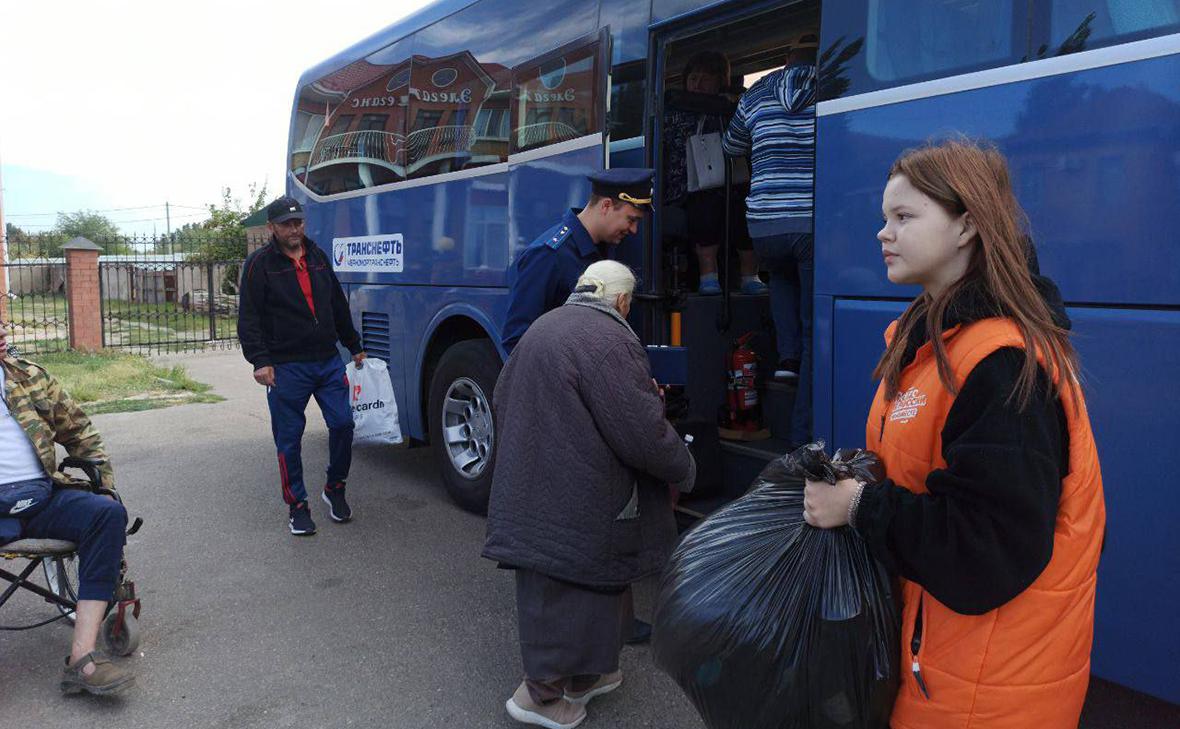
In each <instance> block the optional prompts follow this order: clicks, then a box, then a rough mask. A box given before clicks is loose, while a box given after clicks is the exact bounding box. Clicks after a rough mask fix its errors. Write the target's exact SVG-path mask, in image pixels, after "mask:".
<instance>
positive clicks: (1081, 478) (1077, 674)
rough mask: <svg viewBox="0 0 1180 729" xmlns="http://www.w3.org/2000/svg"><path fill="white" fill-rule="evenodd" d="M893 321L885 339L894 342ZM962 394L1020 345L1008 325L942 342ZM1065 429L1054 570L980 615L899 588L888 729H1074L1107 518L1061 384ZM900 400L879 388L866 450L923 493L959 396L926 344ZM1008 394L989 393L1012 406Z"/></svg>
mask: <svg viewBox="0 0 1180 729" xmlns="http://www.w3.org/2000/svg"><path fill="white" fill-rule="evenodd" d="M895 329H896V322H895V323H894V324H893V325H892V326H890V328H889V330H888V331H887V332H886V339H890V338H891V337H892V336H893V333H894V330H895ZM944 341H945V342H946V347H947V356H948V359H949V363H950V367H951V372H952V373H953V376H954V380H955V383H956V385H957V387H958V388H960V389H961V388H962V386H963V383H964V382H965V381H966V379H967V376H968V375H969V374H970V373H971V371H972V370H973V369H974V368H975V366H976V365H977V364H979V362H980V361H982V360H983V359H984V358H985V357H987V356H988V355H990V354H992V353H993V352H995V351H996V350H998V349H1001V348H1004V347H1021V348H1023V346H1024V342H1023V339H1022V338H1021V336H1020V331H1019V330H1018V329H1017V327H1016V325H1015V324H1014V323H1012V321H1011V320H1008V319H1002V318H994V319H983V320H980V321H977V322H974V323H971V324H966V325H963V326H958V327H954V328H951V329H948V330H947V331H946V332H945V333H944ZM1058 385H1059V392H1060V400H1061V405H1062V407H1063V408H1064V411H1065V417H1066V422H1067V424H1068V429H1069V471H1068V474H1067V475H1066V476H1065V478H1064V479H1063V480H1062V483H1061V501H1060V504H1059V506H1058V510H1057V522H1056V527H1055V529H1054V537H1053V554H1052V557H1051V558H1050V560H1049V564H1048V565H1047V566H1046V567H1045V569H1044V571H1043V572H1042V573H1041V574H1040V576H1039V577H1037V579H1036V580H1035V581H1034V582H1033V583H1032V585H1030V586H1029V587H1028V588H1027V589H1025V591H1024V592H1022V593H1020V594H1019V595H1017V596H1016V597H1015V598H1013V599H1012V600H1010V601H1009V602H1007V603H1005V604H1004V605H1002V606H1000V607H998V608H996V609H994V610H992V611H990V612H988V613H985V614H983V615H962V614H960V613H956V612H954V611H953V610H951V609H950V608H948V607H946V606H945V605H943V604H942V603H940V602H939V601H938V600H937V599H936V598H935V597H934V596H932V595H931V594H929V593H928V592H926V591H925V589H923V587H922V585H919V584H917V583H916V582H911V581H908V580H904V579H903V580H902V595H903V600H904V608H903V612H902V631H901V632H902V635H901V659H902V660H901V666H902V685H901V689H900V691H899V693H898V697H897V703H896V704H895V706H894V709H893V716H892V719H891V726H892V727H893V729H1016V728H1018V727H1019V728H1027V729H1067V728H1068V729H1076V727H1077V725H1078V720H1079V717H1080V715H1081V711H1082V702H1083V700H1084V699H1085V696H1086V687H1087V685H1088V683H1089V680H1090V645H1091V642H1092V639H1093V635H1094V595H1095V583H1096V581H1097V569H1098V555H1099V552H1100V550H1101V543H1102V536H1103V530H1104V528H1105V521H1106V510H1105V506H1104V504H1103V497H1102V474H1101V472H1100V470H1099V466H1098V452H1097V449H1096V447H1095V445H1094V436H1093V433H1091V431H1090V418H1089V415H1087V413H1086V408H1085V403H1084V401H1083V400H1082V398H1081V393H1080V392H1078V399H1077V406H1075V405H1074V398H1073V392H1074V389H1075V388H1077V387H1078V386H1077V384H1076V383H1072V382H1066V383H1061V382H1059V383H1058ZM898 392H899V394H898V395H897V397H896V398H894V399H893V400H891V401H890V400H886V398H885V393H884V385H883V384H882V386H881V387H880V388H878V390H877V395H876V397H875V398H874V400H873V406H872V409H871V410H870V412H869V420H868V425H867V428H866V442H867V444H868V447H869V448H870V449H871V450H873V451H876V452H877V453H878V454H879V455H880V456H881V459H882V461H883V462H884V464H885V468H886V475H887V476H888V478H890V479H892V480H893V482H894V483H896V484H898V485H899V486H903V487H904V488H907V489H909V490H910V491H913V492H915V493H926V485H925V484H926V477H927V476H928V475H929V474H930V472H931V471H933V470H935V469H942V468H946V465H947V464H946V461H945V460H944V459H943V457H942V429H943V426H944V424H945V423H946V419H947V415H948V414H949V413H950V409H951V406H952V405H953V404H954V401H955V396H954V395H952V394H951V393H950V392H949V391H948V390H947V389H946V388H945V387H944V386H943V384H942V382H941V381H940V380H939V377H938V370H937V366H936V364H935V359H934V352H933V348H932V346H931V345H930V343H929V342H926V343H925V344H923V345H922V346H921V347H920V348H919V349H918V351H917V353H916V355H915V357H914V360H913V362H912V363H910V364H909V365H908V366H907V367H906V368H905V369H904V370H903V371H902V373H901V379H900V382H899V388H898ZM1009 394H1010V393H1007V392H1002V393H999V392H998V393H996V397H1008V395H1009Z"/></svg>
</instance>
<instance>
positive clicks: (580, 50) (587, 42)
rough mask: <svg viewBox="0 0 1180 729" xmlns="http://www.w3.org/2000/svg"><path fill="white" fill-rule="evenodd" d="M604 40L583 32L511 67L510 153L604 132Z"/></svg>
mask: <svg viewBox="0 0 1180 729" xmlns="http://www.w3.org/2000/svg"><path fill="white" fill-rule="evenodd" d="M604 38H605V36H604V35H602V34H593V35H590V36H587V37H585V38H582V39H579V40H577V41H574V42H572V43H569V44H567V45H565V46H562V47H561V48H558V49H556V50H554V51H551V52H549V53H546V54H544V55H542V56H539V57H537V58H534V59H531V60H529V61H526V62H524V63H522V64H520V65H519V66H517V67H516V68H514V69H513V72H512V89H513V92H512V119H513V122H514V123H513V129H512V152H513V153H516V152H524V151H527V150H530V149H536V148H538V147H543V146H545V145H548V144H556V143H558V142H564V141H568V140H571V139H577V138H578V137H582V136H585V135H587V134H594V133H595V132H601V131H603V130H602V118H603V116H604V111H605V110H604V108H603V104H604V103H605V99H603V98H602V97H603V94H602V91H603V90H604V89H605V83H604V82H605V70H604V69H603V68H602V66H603V65H604V64H605V63H606V61H605V59H604V58H603V57H602V56H603V54H602V50H603V42H604Z"/></svg>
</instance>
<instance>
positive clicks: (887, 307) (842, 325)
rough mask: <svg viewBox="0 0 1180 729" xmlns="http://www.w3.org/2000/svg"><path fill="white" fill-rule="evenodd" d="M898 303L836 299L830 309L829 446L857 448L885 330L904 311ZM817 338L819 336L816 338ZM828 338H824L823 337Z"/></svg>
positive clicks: (874, 387) (862, 439) (861, 440)
mask: <svg viewBox="0 0 1180 729" xmlns="http://www.w3.org/2000/svg"><path fill="white" fill-rule="evenodd" d="M905 307H906V304H905V303H902V302H898V301H862V300H849V299H837V300H836V302H835V305H834V306H833V307H832V308H833V311H834V313H833V315H832V327H833V330H834V334H835V336H834V338H832V339H830V340H828V341H831V342H833V347H832V352H833V355H834V356H833V362H832V375H831V377H832V387H833V391H834V393H835V403H836V405H835V407H833V409H832V439H833V440H832V447H833V448H844V447H859V446H862V445H864V442H865V420H866V419H867V418H868V416H869V405H870V404H871V403H872V401H873V395H874V394H875V393H876V392H877V383H876V381H875V380H874V379H873V368H875V367H876V366H877V360H878V359H880V358H881V352H883V351H884V350H885V327H887V326H889V322H891V321H893V320H894V319H896V318H897V317H898V316H900V315H901V312H903V311H905ZM817 337H818V335H817ZM824 339H827V337H824Z"/></svg>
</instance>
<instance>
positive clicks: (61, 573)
mask: <svg viewBox="0 0 1180 729" xmlns="http://www.w3.org/2000/svg"><path fill="white" fill-rule="evenodd" d="M41 566H42V567H43V568H44V569H45V583H46V585H48V587H49V591H50V592H52V593H53V594H54V595H57V596H58V597H60V598H62V599H64V600H69V601H70V602H73V603H77V602H78V556H77V555H74V554H71V555H69V556H68V557H54V558H53V559H47V560H45V561H44V562H42V563H41ZM54 607H56V608H57V609H58V612H60V613H61V614H62V615H64V616H65V619H66V620H68V621H70V622H71V623H72V622H74V611H73V610H72V609H71V608H67V607H65V606H64V605H56V604H55V605H54Z"/></svg>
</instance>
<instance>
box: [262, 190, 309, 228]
mask: <svg viewBox="0 0 1180 729" xmlns="http://www.w3.org/2000/svg"><path fill="white" fill-rule="evenodd" d="M295 218H298V219H299V220H303V206H302V205H300V204H299V201H298V200H296V199H295V198H293V197H287V196H286V195H284V196H283V197H280V198H279V199H278V200H275V201H274V202H272V203H271V204H270V205H267V206H266V222H268V223H285V222H287V221H288V220H292V219H295Z"/></svg>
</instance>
